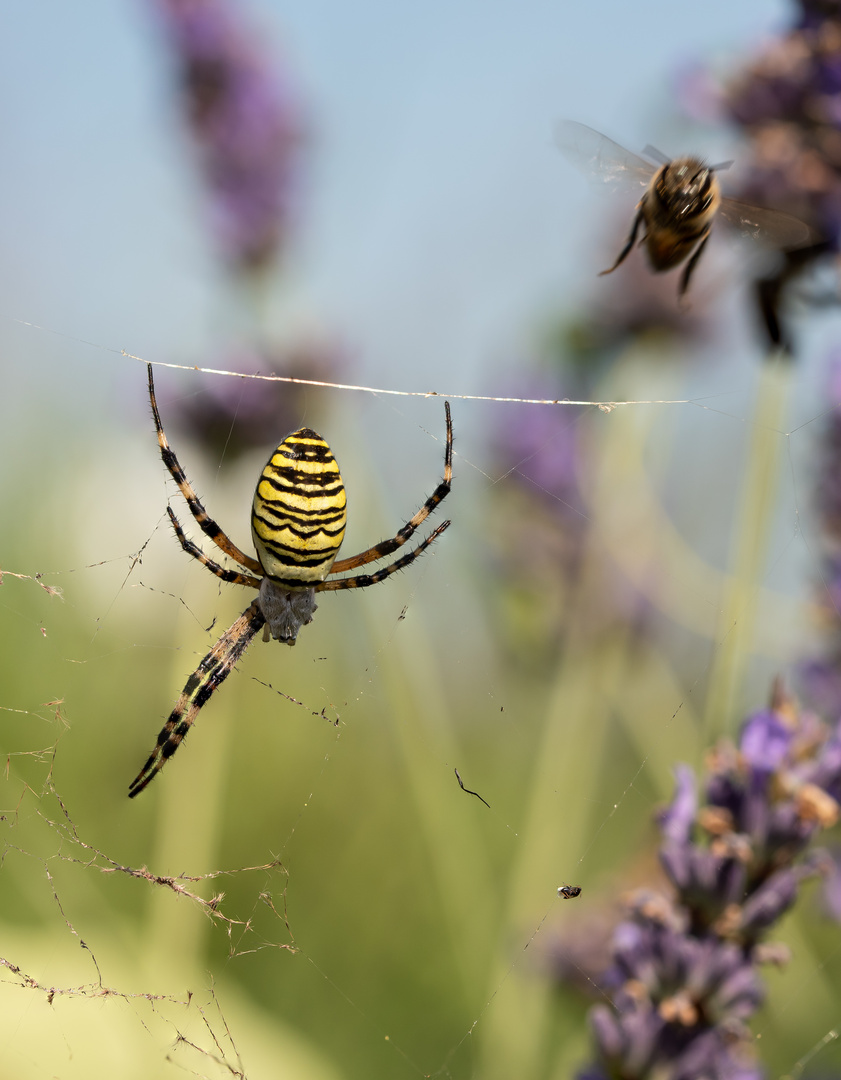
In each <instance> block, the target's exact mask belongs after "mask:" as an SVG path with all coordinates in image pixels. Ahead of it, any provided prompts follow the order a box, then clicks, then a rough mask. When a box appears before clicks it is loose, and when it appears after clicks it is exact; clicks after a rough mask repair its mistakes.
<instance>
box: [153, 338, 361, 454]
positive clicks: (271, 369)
mask: <svg viewBox="0 0 841 1080" xmlns="http://www.w3.org/2000/svg"><path fill="white" fill-rule="evenodd" d="M208 366H209V367H214V368H218V369H220V370H228V371H236V372H241V373H242V376H244V377H240V378H236V377H234V378H232V377H230V376H226V377H222V376H216V375H209V376H207V378H206V379H205V380H204V382H203V384H202V392H201V393H200V394H196V395H193V396H189V397H182V398H179V399H178V400H177V401H175V402H173V403H172V406H171V408H170V409H169V412H170V413H171V414H172V415H173V416H174V419H175V421H176V422H177V421H180V422H181V423H182V425H183V426H184V427H186V428H187V429H188V431H189V432H190V434H191V435H192V437H193V438H194V439H196V440H197V441H198V442H200V443H201V444H203V446H204V449H205V450H206V452H207V453H208V455H209V456H210V458H211V459H213V460H219V459H220V458H221V456H222V455H223V454H224V455H225V456H227V457H228V458H230V457H237V456H239V455H240V454H243V453H247V452H249V451H250V450H255V449H260V448H262V449H265V450H266V451H268V450H269V449H271V448H272V447H273V446H276V445H277V444H278V443H279V442H280V440H281V439H283V438H285V437H286V436H287V435H288V434H289V433H290V432H291V431H294V430H296V429H297V428H299V427H301V425H302V423H303V422H304V420H303V418H304V417H305V416H307V417H308V420H307V422H308V423H310V425H311V426H312V424H315V423H316V421H315V420H313V419H311V417H309V411H308V407H307V406H308V401H309V400H310V395H311V393H312V389H311V387H310V386H309V385H307V382H306V380H313V381H320V382H334V381H337V379H338V378H340V377H342V376H343V375H345V373H346V372H345V366H346V361H345V358H344V357H343V355H342V354H341V353H340V352H339V351H338V350H335V349H332V348H330V347H329V346H327V345H322V344H308V345H301V346H298V347H297V348H289V349H287V350H286V351H284V350H281V349H277V350H276V351H275V352H274V353H263V352H260V351H257V350H254V349H250V348H242V349H241V350H239V351H238V352H235V353H232V354H229V355H226V356H224V357H221V358H219V359H218V360H216V361H210V362H209V364H208ZM275 374H276V375H282V376H284V377H285V378H294V379H301V380H304V382H302V383H289V382H275V381H271V380H265V379H255V378H248V377H247V376H249V375H275Z"/></svg>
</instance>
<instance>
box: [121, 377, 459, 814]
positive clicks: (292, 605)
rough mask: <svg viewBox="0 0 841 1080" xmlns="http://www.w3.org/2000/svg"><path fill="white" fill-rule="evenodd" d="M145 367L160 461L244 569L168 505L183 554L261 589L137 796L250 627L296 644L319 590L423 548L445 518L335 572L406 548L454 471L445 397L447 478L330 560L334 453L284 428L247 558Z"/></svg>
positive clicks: (336, 480) (196, 677) (363, 577)
mask: <svg viewBox="0 0 841 1080" xmlns="http://www.w3.org/2000/svg"><path fill="white" fill-rule="evenodd" d="M148 370H149V399H150V401H151V403H152V415H153V416H154V418H155V427H156V428H157V431H158V445H159V446H160V448H161V457H162V458H163V461H164V465H166V467H167V469H169V472H170V475H171V476H172V478H173V480H174V481H175V482H176V484H177V485H178V487H179V489H180V491H181V494H182V495H183V496H184V498H185V499H186V501H187V506H188V507H189V508H190V513H191V514H192V515H193V517H194V518H195V519H196V524H197V525H198V526H199V528H200V529H201V530H202V532H203V533H204V534H205V536H207V537H209V539H210V540H212V541H213V543H214V544H215V545H216V546H217V547H218V548H219V549H220V550H221V551H223V552H224V553H225V554H226V555H228V556H229V557H230V558H231V559H233V560H234V561H235V562H237V563H239V565H240V566H241V567H242V568H243V570H244V571H245V572H241V571H239V570H227V569H225V568H224V567H222V566H220V565H219V564H218V563H215V562H214V561H213V560H212V559H210V558H208V557H207V555H205V553H204V552H203V551H202V550H201V548H199V547H198V546H197V545H196V544H194V543H193V541H192V540H189V539H188V538H187V536H186V535H185V533H184V530H183V529H182V528H181V523H180V522H179V520H178V518H177V517H176V516H175V514H174V513H173V511H172V509H171V507H169V506H168V507H167V513H168V514H169V520H170V521H171V522H172V527H173V529H174V530H175V535H176V536H177V537H178V542H179V543H180V544H181V547H182V548H183V549H184V550H185V551H186V552H187V554H188V555H192V556H193V558H194V559H198V561H199V562H200V563H202V565H203V566H206V567H207V569H208V570H209V571H210V572H211V573H213V574H215V575H216V576H217V577H219V578H221V579H222V580H223V581H230V582H233V583H234V584H235V585H245V586H247V587H248V588H250V589H257V590H258V595H257V596H256V597H255V599H254V600H253V601H252V602H251V604H249V606H248V607H247V608H246V609H245V611H244V612H243V613H242V615H240V617H239V618H238V619H237V620H236V622H235V623H234V624H233V626H231V627H229V628H228V629H227V630H226V631H225V633H224V634H223V635H222V637H221V638H219V640H218V641H217V642H216V644H215V645H214V646H213V648H212V649H211V650H210V652H209V653H208V654H207V656H205V658H204V659H203V660H202V662H201V663H200V664H199V666H198V667H197V668H196V670H195V671H194V672H193V674H192V675H191V676H190V677H189V679H188V680H187V684H186V686H185V687H184V690H183V691H182V693H181V697H179V699H178V701H177V702H176V704H175V708H174V709H173V710H172V712H171V714H170V716H169V719H168V720H167V722H166V723H165V724H164V726H163V729H162V730H161V733H160V735H158V741H157V745H156V746H155V749H154V750H153V751H152V753H151V754H150V755H149V760H148V761H147V762H146V764H145V765H144V766H143V768H142V769H141V770H140V772H139V773H138V775H137V777H136V778H135V780H133V781H132V783H131V786H130V787H129V796H130V797H131V798H134V796H135V795H139V794H140V792H141V791H142V790H143V789H144V788H145V787H146V785H147V784H148V783H149V782H150V781H151V780H153V779H154V777H155V776H156V775H157V773H159V772H160V770H161V769H162V768H163V767H164V765H165V764H166V762H167V760H168V759H169V758H171V757H172V755H173V754H174V753H175V751H176V750H177V749H178V747H179V745H180V744H181V741H182V740H183V738H184V736H185V735H186V734H187V732H188V731H189V730H190V728H191V727H192V725H193V723H194V721H195V719H196V717H197V716H198V713H199V709H201V707H202V706H203V705H204V704H205V703H206V702H207V701H208V699H209V698H210V696H211V694H212V693H213V692H214V691H215V690H217V689H218V688H219V687H220V686H221V685H222V683H223V682H224V681H225V679H226V678H227V677H228V675H229V674H230V672H231V670H232V669H233V667H234V665H235V664H236V663H237V661H238V660H239V658H240V657H241V656H242V654H243V653H244V652H245V650H246V649H247V647H248V645H249V643H250V642H251V639H252V638H253V637H254V635H255V634H257V633H259V631H260V630H262V631H263V640H264V641H268V640H269V637H270V636H271V637H273V638H275V639H276V640H277V641H282V642H284V643H285V644H286V645H294V644H295V640H296V638H297V636H298V631H299V630H300V629H301V627H302V626H306V624H307V623H308V622H311V621H312V616H313V612H314V611H315V609H316V603H315V594H316V593H317V592H328V591H335V590H337V589H364V588H367V587H368V586H369V585H376V584H377V582H380V581H383V580H384V579H385V578H387V577H388V576H389V575H390V574H393V573H394V572H395V571H396V570H402V569H403V567H405V566H408V565H409V563H411V562H414V560H415V559H416V558H417V557H418V555H421V554H422V553H423V552H424V551H426V549H427V548H428V547H429V545H430V544H431V543H433V541H435V540H437V538H438V537H439V536H440V535H441V533H442V532H443V531H444V530H445V529H446V528H447V526H448V525H449V524H450V523H449V521H445V522H443V524H441V525H439V526H438V528H437V529H434V530H433V531H432V532H431V533H430V534H429V536H427V537H426V539H425V540H423V541H421V543H420V544H418V545H417V547H415V548H413V549H412V550H411V551H410V552H409V553H408V554H406V555H403V556H401V557H400V558H399V559H395V560H394V562H391V563H388V564H387V565H386V566H383V567H382V568H381V569H380V570H376V571H375V572H374V573H372V574H354V575H351V576H350V577H334V576H333V575H334V574H341V573H342V572H343V571H347V570H355V569H356V568H357V567H360V566H366V565H367V564H368V563H372V562H376V561H377V560H378V559H384V558H385V557H386V556H387V555H391V553H392V552H394V551H396V550H397V549H398V548H400V547H402V545H403V544H405V543H406V541H407V540H409V539H410V538H411V537H412V534H413V533H414V531H415V529H417V528H418V526H419V525H421V524H422V523H423V522H424V521H425V520H426V519H427V517H429V515H430V514H431V513H432V511H433V510H434V509H435V508H436V507H437V506H438V504H439V503H440V502H441V501H442V499H444V498H445V497H446V496H447V495H448V494H449V491H450V482H451V480H452V476H453V427H452V422H451V420H450V405H449V402H444V410H445V413H446V418H447V441H446V448H445V450H444V479H443V480H442V481H441V483H440V484H439V485H438V487H437V488H436V489H435V491H434V492H433V493H432V495H430V496H429V498H428V499H427V500H426V502H425V503H424V504H423V506H422V507H421V508H420V510H418V512H417V513H416V514H415V516H414V517H413V518H411V519H410V520H409V521H407V522H406V524H405V525H404V526H403V528H402V529H400V531H399V532H398V533H397V535H396V536H393V537H392V538H391V539H390V540H383V541H381V542H380V543H379V544H375V545H374V546H373V547H370V548H368V549H367V550H366V551H362V552H360V553H359V554H358V555H352V556H351V557H350V558H348V559H340V560H339V561H338V562H336V561H335V560H336V555H337V553H338V551H339V547H340V546H341V543H342V538H343V536H344V532H345V523H346V521H347V513H346V503H347V499H346V497H345V486H344V484H343V483H342V478H341V475H340V474H339V466H338V464H337V463H336V459H335V458H334V457H333V454H332V453H331V451H330V447H329V446H328V445H327V443H326V442H325V441H324V439H322V438H321V436H320V435H317V434H316V433H315V432H314V431H312V430H311V429H310V428H301V430H300V431H295V432H293V433H292V434H291V435H288V436H287V437H286V438H285V439H284V440H283V442H282V443H281V444H280V445H279V446H278V447H277V449H276V450H275V451H274V452H273V453H272V456H271V457H270V458H269V460H268V462H267V464H266V467H265V469H263V472H262V473H261V475H260V479H259V480H258V482H257V490H256V491H255V492H254V504H253V507H252V510H251V535H252V537H253V539H254V546H255V548H256V549H257V558H256V559H252V558H251V556H250V555H246V554H245V553H244V552H242V551H240V549H239V548H238V547H237V546H236V544H234V543H233V542H232V541H231V540H229V539H228V537H227V536H226V535H225V533H224V532H223V531H222V530H221V529H220V527H219V526H218V525H217V524H216V522H215V521H214V520H213V518H211V517H210V516H209V515H208V513H207V511H206V510H205V508H204V506H203V505H202V503H201V500H200V499H199V497H198V495H196V493H195V491H194V490H193V487H192V485H191V484H190V481H189V480H188V479H187V477H186V475H185V473H184V470H183V469H182V468H181V465H180V464H179V462H178V458H177V457H176V456H175V452H174V451H173V450H172V449H171V447H170V445H169V443H168V442H167V439H166V435H165V434H164V429H163V425H162V424H161V417H160V413H159V412H158V405H157V402H156V401H155V383H154V379H153V377H152V366H151V364H150V365H148Z"/></svg>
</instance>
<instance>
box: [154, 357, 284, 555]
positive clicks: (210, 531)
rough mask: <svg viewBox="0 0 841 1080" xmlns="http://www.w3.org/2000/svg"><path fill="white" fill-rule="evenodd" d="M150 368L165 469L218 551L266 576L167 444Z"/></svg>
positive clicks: (155, 414) (156, 422)
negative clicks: (203, 498)
mask: <svg viewBox="0 0 841 1080" xmlns="http://www.w3.org/2000/svg"><path fill="white" fill-rule="evenodd" d="M146 367H147V369H148V371H149V400H150V401H151V403H152V415H153V416H154V418H155V428H156V429H157V432H158V446H160V448H161V457H162V458H163V462H164V465H166V467H167V469H168V470H169V474H170V476H171V477H172V479H173V480H174V481H175V483H176V484H177V485H178V489H179V491H180V492H181V494H182V495H183V496H184V498H185V499H186V500H187V505H188V506H189V508H190V513H191V514H192V515H193V517H194V518H195V519H196V523H197V524H198V526H199V528H200V529H201V531H202V532H203V533H204V534H205V536H207V537H209V538H210V539H211V540H212V541H213V543H214V544H215V545H216V546H217V547H218V548H220V549H221V550H222V551H224V552H225V554H226V555H229V556H230V557H231V558H232V559H234V560H235V561H236V562H238V563H239V564H240V565H241V566H244V567H246V569H248V570H254V571H255V572H256V573H258V574H262V573H263V568H262V566H261V565H260V564H259V563H258V562H257V560H256V559H252V558H251V556H250V555H246V554H245V552H243V551H240V549H239V548H238V547H237V546H236V544H234V543H233V541H231V540H230V539H229V538H228V537H227V536H226V535H225V533H224V532H223V531H222V530H221V529H220V528H219V526H218V525H217V524H216V522H215V521H214V520H213V518H212V517H211V516H210V515H209V514H208V512H207V511H206V510H205V508H204V506H203V505H202V502H201V499H199V497H198V495H196V493H195V491H194V490H193V486H192V484H191V483H190V481H189V480H188V479H187V476H186V474H185V472H184V470H183V469H182V468H181V465H180V463H179V461H178V458H177V457H176V456H175V451H174V450H173V449H172V447H171V446H170V445H169V443H168V442H167V440H166V435H165V434H164V429H163V424H162V423H161V414H160V413H159V412H158V403H157V401H156V400H155V380H154V378H153V376H152V365H151V364H147V365H146ZM191 554H192V553H191Z"/></svg>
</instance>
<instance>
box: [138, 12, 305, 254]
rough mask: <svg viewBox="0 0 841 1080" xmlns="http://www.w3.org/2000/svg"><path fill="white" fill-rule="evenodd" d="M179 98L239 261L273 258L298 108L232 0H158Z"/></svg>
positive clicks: (226, 241)
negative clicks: (170, 50)
mask: <svg viewBox="0 0 841 1080" xmlns="http://www.w3.org/2000/svg"><path fill="white" fill-rule="evenodd" d="M155 7H156V9H157V11H158V13H159V15H160V18H161V22H162V24H163V26H164V29H165V31H166V33H167V35H168V37H169V41H170V45H171V47H172V51H173V55H174V59H175V62H176V65H177V72H178V83H179V86H180V90H181V95H182V107H183V110H184V113H185V116H186V120H187V123H188V125H189V127H190V130H191V132H192V135H193V139H194V142H195V144H196V148H197V150H198V157H199V162H200V165H201V171H202V175H203V178H204V182H205V184H206V185H207V188H208V190H209V192H210V200H211V220H212V226H213V229H214V232H215V233H216V235H217V238H218V241H219V243H220V245H221V248H222V251H223V253H224V255H225V257H226V259H227V260H228V261H229V262H230V263H231V264H232V265H233V266H235V267H237V268H240V269H246V270H260V269H263V268H265V267H267V266H268V265H269V264H270V263H271V262H272V261H273V260H274V258H275V257H276V255H277V254H278V251H279V249H280V248H281V247H282V245H283V244H284V242H285V240H286V236H287V231H288V228H289V224H290V217H291V212H292V203H293V194H294V193H293V187H294V177H295V173H296V165H297V150H298V148H299V145H300V142H301V137H302V124H301V119H300V110H299V106H298V103H297V101H296V100H295V99H294V97H293V95H292V93H291V91H290V89H289V88H288V87H287V86H286V85H285V84H284V82H283V80H282V78H281V77H279V75H278V73H277V71H276V70H274V65H273V64H272V61H271V60H270V59H269V57H268V55H267V53H266V50H265V48H264V45H263V43H262V41H261V40H260V36H259V35H258V33H257V31H256V30H254V29H252V28H251V27H248V26H247V24H246V22H245V20H244V18H243V13H242V9H241V6H240V5H237V4H234V3H231V2H229V0H155Z"/></svg>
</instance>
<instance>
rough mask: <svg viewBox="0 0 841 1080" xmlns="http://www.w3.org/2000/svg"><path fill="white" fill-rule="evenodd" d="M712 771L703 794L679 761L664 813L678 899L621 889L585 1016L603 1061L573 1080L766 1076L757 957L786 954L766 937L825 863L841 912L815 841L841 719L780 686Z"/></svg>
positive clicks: (834, 783)
mask: <svg viewBox="0 0 841 1080" xmlns="http://www.w3.org/2000/svg"><path fill="white" fill-rule="evenodd" d="M708 768H709V774H708V776H707V779H706V782H705V785H704V790H705V798H704V800H703V803H702V804H700V802H699V799H698V794H697V784H696V781H695V777H694V774H693V772H692V770H691V769H689V767H688V766H685V765H681V766H678V767H677V769H676V781H677V782H676V787H675V794H674V797H673V799H672V802H671V803H670V805H669V806H668V807H666V808H665V809H664V810H663V811H662V812H661V814H660V815H659V824H660V829H661V834H662V843H661V847H660V859H661V863H662V865H663V868H664V869H665V871H666V875H667V877H668V879H669V880H670V882H671V884H672V888H673V893H672V895H671V896H668V895H666V894H665V893H662V892H659V891H656V890H654V889H650V888H646V889H638V890H637V891H636V892H634V893H633V894H631V895H630V896H629V897H627V898H626V907H627V913H626V916H625V918H624V919H623V920H622V921H621V922H620V923H619V924H618V925H617V926H616V927H615V930H614V932H613V936H612V945H611V957H610V963H609V965H608V966H606V965H605V961H604V959H603V958H602V959H601V960H600V963H599V967H600V969H601V970H596V969H595V968H593V969H592V972H593V975H592V977H593V978H594V979H597V980H598V988H599V990H600V991H601V992H602V994H603V996H606V997H609V999H610V1002H611V1004H610V1006H608V1005H605V1004H598V1005H596V1006H594V1007H593V1008H592V1010H591V1012H590V1023H591V1029H592V1033H593V1039H594V1044H595V1059H596V1060H595V1061H594V1062H593V1063H592V1064H591V1065H589V1066H587V1067H585V1068H584V1069H582V1070H580V1071H579V1073H578V1078H579V1080H616V1078H618V1077H621V1078H622V1080H653V1078H655V1077H659V1076H669V1077H674V1078H681V1080H697V1078H698V1077H701V1076H703V1077H704V1078H705V1080H737V1078H739V1080H748V1078H756V1080H758V1078H759V1077H760V1076H761V1075H762V1074H761V1072H760V1070H759V1068H758V1066H757V1064H756V1062H755V1060H754V1057H753V1040H752V1037H751V1035H750V1032H749V1030H748V1028H747V1026H746V1022H747V1021H748V1020H750V1018H751V1017H752V1016H753V1014H754V1013H755V1012H756V1010H757V1009H758V1008H759V1007H760V1006H761V1004H762V1002H763V999H764V996H765V988H764V983H763V980H762V979H761V977H760V968H761V966H762V965H764V964H768V963H775V964H781V963H785V961H786V959H787V950H786V949H784V948H781V947H779V946H776V945H775V944H773V943H770V944H769V943H765V942H764V941H763V940H762V939H763V938H764V937H765V935H766V934H767V933H768V932H769V931H770V930H771V929H772V928H773V927H774V926H775V925H776V923H777V922H778V921H779V920H780V918H781V917H782V915H783V914H785V912H786V911H788V910H789V909H790V908H791V907H792V905H793V904H794V903H795V902H796V901H797V898H798V893H799V888H800V883H801V882H802V881H803V880H804V879H805V878H808V877H812V876H814V875H816V874H818V873H822V874H825V875H827V876H828V877H829V879H830V881H831V882H834V883H835V891H834V893H833V894H832V895H833V897H834V899H835V901H836V902H835V906H834V907H831V910H832V911H833V912H837V911H841V885H839V884H838V881H839V880H841V875H839V873H838V870H837V868H836V867H835V864H834V862H833V861H832V860H830V858H829V856H828V855H827V854H826V852H823V851H821V850H817V849H811V844H812V842H813V841H814V839H815V838H816V837H817V835H818V833H819V832H820V831H821V830H823V829H827V828H830V827H831V826H832V825H834V824H835V823H836V822H837V820H838V817H839V809H841V807H839V799H841V725H839V724H834V725H830V726H828V725H826V724H824V723H823V722H821V721H820V720H819V719H818V718H817V717H816V716H815V715H814V714H813V713H809V712H801V711H800V710H799V709H798V707H797V706H796V703H795V702H794V701H793V700H792V699H791V698H790V697H788V695H787V694H786V693H785V692H784V691H783V690H782V689H781V687H780V686H778V685H777V686H775V688H774V693H773V696H772V700H771V704H770V706H769V708H767V709H763V710H761V711H760V712H757V713H755V714H753V715H752V716H750V717H749V718H748V719H747V721H746V722H745V724H744V725H743V727H742V731H741V733H740V738H739V742H738V745H737V746H733V745H731V744H729V743H722V744H720V745H719V746H717V747H716V748H715V750H714V751H713V752H712V754H711V755H710V757H709V763H708ZM557 951H558V954H559V955H561V952H560V950H557ZM579 959H581V960H582V962H583V964H584V965H585V966H586V958H584V957H580V958H579ZM559 975H560V976H562V977H564V969H563V966H561V968H560V970H559Z"/></svg>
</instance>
